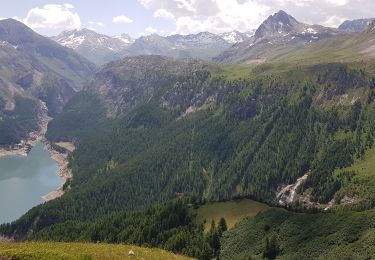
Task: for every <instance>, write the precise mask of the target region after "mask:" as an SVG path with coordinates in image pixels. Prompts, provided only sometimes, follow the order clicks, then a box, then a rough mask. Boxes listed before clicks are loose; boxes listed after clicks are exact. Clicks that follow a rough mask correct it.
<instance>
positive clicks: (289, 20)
mask: <svg viewBox="0 0 375 260" xmlns="http://www.w3.org/2000/svg"><path fill="white" fill-rule="evenodd" d="M299 25H300V23H299V22H298V21H297V20H296V19H295V18H294V17H292V16H291V15H289V14H287V13H286V12H284V11H282V10H280V11H279V12H277V13H275V14H274V15H271V16H269V17H268V18H267V19H266V20H265V21H264V22H263V23H262V24H261V25H260V26H259V28H258V29H257V30H256V32H255V38H257V39H260V38H264V37H267V36H272V35H275V34H283V33H289V32H291V31H294V30H296V28H297V27H298V26H299Z"/></svg>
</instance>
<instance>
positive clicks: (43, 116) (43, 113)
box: [0, 103, 75, 202]
mask: <svg viewBox="0 0 375 260" xmlns="http://www.w3.org/2000/svg"><path fill="white" fill-rule="evenodd" d="M51 120H52V118H51V117H49V116H48V109H47V106H46V104H45V103H41V107H40V114H39V130H38V131H33V132H31V133H30V134H29V135H28V137H27V138H26V139H25V140H22V141H21V143H20V144H17V145H11V146H9V147H0V157H4V156H27V155H28V153H29V152H30V150H31V149H32V148H33V147H34V146H36V145H37V144H38V143H43V144H44V146H45V149H46V150H47V151H48V153H49V155H50V157H51V158H52V159H53V160H55V161H56V162H57V166H58V172H57V175H58V176H59V177H60V178H61V185H60V186H59V187H58V188H57V189H56V190H54V191H51V192H50V193H48V194H46V195H44V196H42V200H43V201H44V202H47V201H51V200H54V199H56V198H59V197H61V196H62V195H63V194H64V190H63V187H64V184H65V183H66V182H67V181H68V180H69V179H71V178H72V177H73V175H72V171H71V169H69V167H68V165H69V160H68V154H69V153H70V152H73V151H74V150H75V145H74V144H73V143H72V142H58V143H54V144H53V145H51V143H50V142H49V141H48V140H47V139H46V137H45V136H46V133H47V127H48V123H49V122H50V121H51ZM54 145H56V146H58V147H61V148H63V149H64V150H65V151H66V152H64V153H63V152H60V151H57V150H55V149H54V148H53V146H54Z"/></svg>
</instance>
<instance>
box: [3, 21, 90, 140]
mask: <svg viewBox="0 0 375 260" xmlns="http://www.w3.org/2000/svg"><path fill="white" fill-rule="evenodd" d="M0 41H1V43H0V55H1V61H0V65H1V66H0V77H1V81H0V118H1V120H0V129H1V133H2V134H1V137H0V145H4V144H14V143H19V142H20V140H22V139H25V138H26V137H27V136H28V134H29V133H30V132H32V131H38V130H39V128H40V120H41V119H40V118H41V117H42V116H41V115H42V114H44V113H45V111H44V110H45V109H46V108H47V109H48V114H49V115H50V116H54V115H56V114H58V113H60V112H61V111H62V108H63V107H64V105H65V104H66V103H67V102H68V101H69V99H70V98H72V97H73V96H74V94H75V92H76V91H79V90H81V89H82V87H83V85H84V82H85V81H86V80H87V78H88V77H90V76H91V75H92V74H93V72H94V70H95V66H94V65H93V64H91V63H90V62H89V61H87V60H86V59H84V58H82V57H81V56H79V55H77V54H76V53H74V52H73V51H71V50H69V49H66V48H64V47H61V46H60V45H58V44H57V43H55V42H53V41H51V40H49V39H47V38H45V37H42V36H40V35H38V34H37V33H35V32H33V31H32V30H31V29H29V28H28V27H26V26H25V25H23V24H22V23H20V22H18V21H15V20H12V19H6V20H1V21H0ZM42 102H44V103H45V104H46V107H45V106H44V105H43V103H42Z"/></svg>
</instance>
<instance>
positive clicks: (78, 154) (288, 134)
mask: <svg viewBox="0 0 375 260" xmlns="http://www.w3.org/2000/svg"><path fill="white" fill-rule="evenodd" d="M150 65H152V66H150ZM277 68H278V67H277V66H276V67H275V68H273V67H272V66H271V67H269V68H267V67H266V68H265V67H264V66H259V67H255V68H253V69H252V70H244V71H247V77H245V78H244V77H242V79H230V78H226V76H225V75H227V71H226V70H224V69H220V67H217V66H212V65H205V64H202V63H201V62H196V61H178V60H173V59H167V58H162V57H158V56H155V57H152V56H151V57H146V58H145V57H142V56H141V57H135V58H127V59H124V60H122V61H119V62H114V63H110V64H108V65H107V66H106V67H104V68H103V69H102V70H101V71H100V72H99V73H98V74H97V76H96V79H95V81H94V82H93V83H92V84H91V85H89V86H88V87H87V89H85V91H83V92H81V93H80V94H79V95H77V96H76V97H75V98H73V99H72V100H71V101H70V102H69V104H68V105H67V107H66V108H65V111H64V112H63V113H62V114H61V115H59V116H57V117H56V118H55V120H54V121H53V122H51V124H50V125H49V130H48V134H47V136H48V138H50V139H51V140H59V139H75V140H79V144H78V148H77V150H76V151H75V152H74V153H73V157H72V158H73V159H72V161H71V165H72V169H73V174H74V178H73V180H72V182H71V183H70V186H69V187H70V190H69V192H67V193H66V195H65V196H63V197H62V198H61V199H59V200H56V201H52V202H50V203H46V204H44V205H41V206H39V207H36V208H34V209H32V210H31V211H30V212H29V213H28V214H27V215H25V216H24V217H23V218H21V219H20V220H19V221H18V222H16V223H14V226H13V228H12V230H13V231H12V232H15V233H14V234H16V235H17V236H18V235H19V236H24V235H25V231H26V230H28V229H29V228H30V226H29V225H31V224H32V225H36V226H34V228H33V230H34V231H35V232H38V231H39V230H42V229H43V228H45V227H46V226H50V225H53V224H56V223H63V222H66V221H69V220H88V219H94V218H97V217H101V216H105V215H106V214H109V213H111V212H114V211H119V210H134V209H139V208H142V207H144V206H150V205H152V204H153V203H155V202H159V201H163V200H168V199H171V198H174V197H175V196H176V195H175V194H176V193H181V192H182V193H191V194H195V195H197V196H198V197H200V198H203V199H205V200H207V201H217V200H223V199H231V198H234V197H252V198H255V199H257V200H260V201H266V202H268V203H276V202H277V199H276V192H277V190H278V189H280V187H282V186H283V185H286V184H292V183H294V182H296V180H297V178H299V177H301V176H303V175H305V174H306V173H307V172H310V173H309V177H308V179H307V181H306V183H305V184H304V188H303V191H306V192H307V193H309V194H310V195H311V197H310V202H309V203H321V204H326V203H328V202H330V201H331V200H332V199H333V197H334V195H335V194H336V193H337V192H338V191H339V190H340V189H341V187H342V186H343V183H344V182H345V181H346V177H345V176H341V177H337V176H334V175H333V172H334V171H335V170H336V169H337V168H342V167H346V166H349V165H351V164H352V162H353V160H354V159H355V158H356V157H358V156H359V155H360V154H361V153H362V152H363V151H365V150H366V149H368V148H369V147H371V142H367V141H366V140H371V139H372V138H373V135H374V132H373V128H372V127H371V125H372V124H373V123H372V122H373V121H372V120H373V119H372V117H371V114H370V113H369V111H370V110H369V109H370V108H372V106H373V101H372V99H371V97H372V95H373V78H372V76H371V74H370V73H369V72H367V71H366V70H364V68H363V67H361V64H355V63H354V64H347V65H346V64H338V63H332V64H321V65H308V66H304V67H295V68H294V69H293V70H290V69H289V68H288V69H287V70H286V71H282V70H281V71H279V70H278V69H277ZM253 73H254V74H253ZM82 126H84V127H82ZM341 132H345V133H346V134H345V138H343V139H338V138H336V136H338V135H339V133H341ZM357 136H359V137H360V138H358V137H357ZM99 155H100V156H99ZM187 158H188V159H187ZM269 158H273V160H272V161H270V160H269ZM326 158H330V160H328V161H327V160H326ZM129 180H130V181H129ZM349 196H350V195H349ZM98 203H99V204H100V205H103V206H102V207H100V208H98V207H97V205H98ZM82 208H85V210H84V211H82V210H81V209H82ZM36 219H37V220H38V221H37V222H35V220H36ZM51 220H52V221H51ZM21 223H22V229H20V227H21V226H20V225H21ZM17 225H18V226H17Z"/></svg>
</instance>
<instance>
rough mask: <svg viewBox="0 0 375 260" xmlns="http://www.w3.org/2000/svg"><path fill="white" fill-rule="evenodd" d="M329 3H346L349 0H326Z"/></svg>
mask: <svg viewBox="0 0 375 260" xmlns="http://www.w3.org/2000/svg"><path fill="white" fill-rule="evenodd" d="M326 1H327V3H329V4H332V5H346V4H347V3H348V1H349V0H326Z"/></svg>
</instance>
